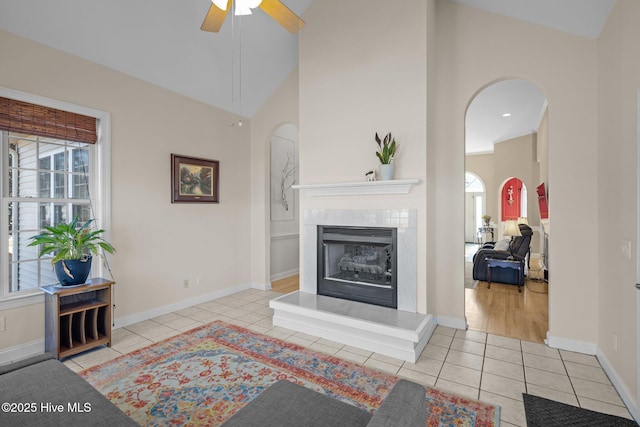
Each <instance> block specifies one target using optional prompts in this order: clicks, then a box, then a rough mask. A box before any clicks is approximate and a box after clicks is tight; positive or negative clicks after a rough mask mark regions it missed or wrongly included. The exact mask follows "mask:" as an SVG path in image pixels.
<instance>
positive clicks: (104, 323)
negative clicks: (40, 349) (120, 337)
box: [41, 278, 115, 359]
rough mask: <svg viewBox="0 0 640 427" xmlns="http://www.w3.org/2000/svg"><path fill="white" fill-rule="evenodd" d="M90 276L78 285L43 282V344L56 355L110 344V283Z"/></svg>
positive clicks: (66, 354) (63, 356)
mask: <svg viewBox="0 0 640 427" xmlns="http://www.w3.org/2000/svg"><path fill="white" fill-rule="evenodd" d="M114 284H115V282H113V281H111V280H106V279H102V278H96V279H91V280H89V281H88V282H87V283H85V284H83V285H80V286H60V285H52V286H44V287H42V288H41V289H42V290H43V291H44V295H45V298H44V312H45V317H44V322H45V323H44V331H45V334H44V348H45V351H47V352H49V353H51V354H53V355H54V356H55V357H57V358H58V359H63V358H65V357H68V356H72V355H74V354H77V353H80V352H83V351H86V350H89V349H91V348H94V347H98V346H101V345H107V346H109V347H110V346H111V287H112V286H113V285H114Z"/></svg>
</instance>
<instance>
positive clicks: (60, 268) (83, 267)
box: [29, 216, 115, 286]
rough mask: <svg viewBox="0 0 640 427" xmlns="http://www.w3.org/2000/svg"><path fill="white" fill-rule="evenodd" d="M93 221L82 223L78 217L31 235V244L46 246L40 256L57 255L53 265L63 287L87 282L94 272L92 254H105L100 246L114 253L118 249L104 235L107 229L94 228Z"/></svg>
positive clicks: (53, 259)
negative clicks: (80, 223)
mask: <svg viewBox="0 0 640 427" xmlns="http://www.w3.org/2000/svg"><path fill="white" fill-rule="evenodd" d="M92 222H93V220H92V219H91V220H89V221H87V222H85V223H84V224H82V225H81V226H79V225H78V217H77V216H76V217H75V218H74V219H73V221H71V222H70V223H65V222H61V223H58V224H56V225H55V226H53V227H49V226H45V227H44V228H45V229H46V231H43V232H42V233H40V234H38V235H36V236H33V237H31V240H32V242H31V243H29V246H36V245H42V247H41V249H40V256H43V255H48V254H53V258H52V259H51V264H52V265H53V268H54V270H55V272H56V276H57V277H58V280H59V281H60V284H62V285H63V286H69V285H78V284H81V283H84V282H85V281H86V280H87V277H88V276H89V272H90V271H91V260H92V255H98V256H101V253H100V249H102V250H104V251H105V252H109V253H114V252H115V249H114V247H113V246H111V244H110V243H109V242H107V241H106V240H104V239H103V238H102V237H101V234H102V233H104V230H93V231H92V230H91V228H90V227H91V223H92Z"/></svg>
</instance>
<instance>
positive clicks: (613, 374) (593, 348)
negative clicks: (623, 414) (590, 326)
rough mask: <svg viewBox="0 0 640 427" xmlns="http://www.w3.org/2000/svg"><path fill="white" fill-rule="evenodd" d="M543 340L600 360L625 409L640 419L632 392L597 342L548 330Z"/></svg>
mask: <svg viewBox="0 0 640 427" xmlns="http://www.w3.org/2000/svg"><path fill="white" fill-rule="evenodd" d="M545 342H546V344H547V345H548V346H549V347H552V348H557V349H559V350H567V351H573V352H576V353H583V354H589V355H592V356H596V357H597V358H598V362H600V365H601V366H602V369H604V371H605V372H606V374H607V376H608V377H609V379H610V380H611V384H612V385H613V387H614V388H615V389H616V391H617V392H618V394H619V395H620V398H621V399H622V401H623V402H624V404H625V405H626V406H627V409H628V410H629V413H630V414H631V416H632V417H633V418H634V419H635V420H636V422H638V421H639V420H640V408H638V404H637V402H636V401H635V399H634V397H633V394H632V393H630V392H629V390H628V389H627V387H626V386H625V383H624V381H622V379H621V378H622V377H620V375H619V374H618V372H617V371H616V370H615V369H614V368H613V365H611V363H610V362H609V360H608V359H607V357H606V356H605V355H604V353H603V352H602V350H601V349H600V347H598V345H597V344H594V343H590V342H584V341H577V340H571V339H567V338H560V337H554V336H552V335H550V334H549V332H547V339H546V340H545Z"/></svg>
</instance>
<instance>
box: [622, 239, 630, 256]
mask: <svg viewBox="0 0 640 427" xmlns="http://www.w3.org/2000/svg"><path fill="white" fill-rule="evenodd" d="M620 251H621V253H622V256H623V257H624V258H626V259H631V240H623V241H622V246H621V248H620Z"/></svg>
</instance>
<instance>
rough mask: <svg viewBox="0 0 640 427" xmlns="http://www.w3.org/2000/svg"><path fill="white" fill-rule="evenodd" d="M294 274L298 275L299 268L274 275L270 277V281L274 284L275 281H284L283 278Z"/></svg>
mask: <svg viewBox="0 0 640 427" xmlns="http://www.w3.org/2000/svg"><path fill="white" fill-rule="evenodd" d="M295 274H300V269H299V268H293V269H291V270H287V271H283V272H281V273H276V274H274V275H272V276H271V281H272V282H275V281H276V280H280V279H284V278H285V277H289V276H293V275H295Z"/></svg>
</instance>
